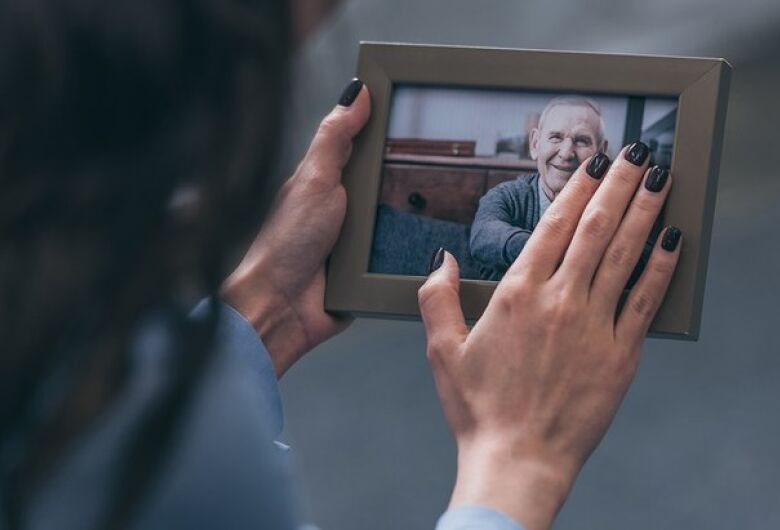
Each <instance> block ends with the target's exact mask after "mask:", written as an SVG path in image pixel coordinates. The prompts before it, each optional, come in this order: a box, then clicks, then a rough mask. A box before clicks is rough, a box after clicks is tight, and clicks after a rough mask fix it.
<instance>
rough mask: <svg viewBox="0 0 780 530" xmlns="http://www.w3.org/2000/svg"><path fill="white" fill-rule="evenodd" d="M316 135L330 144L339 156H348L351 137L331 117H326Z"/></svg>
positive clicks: (344, 128)
mask: <svg viewBox="0 0 780 530" xmlns="http://www.w3.org/2000/svg"><path fill="white" fill-rule="evenodd" d="M317 135H318V136H320V137H321V138H325V139H327V140H328V142H329V143H332V145H333V146H334V148H335V149H336V150H337V151H338V152H339V153H341V154H344V155H348V154H349V152H350V150H351V146H352V135H350V134H349V131H348V130H347V128H346V127H344V125H343V123H341V121H340V120H339V119H338V118H337V117H335V116H333V115H328V116H326V117H325V118H324V119H323V120H322V121H321V122H320V127H319V129H318V131H317Z"/></svg>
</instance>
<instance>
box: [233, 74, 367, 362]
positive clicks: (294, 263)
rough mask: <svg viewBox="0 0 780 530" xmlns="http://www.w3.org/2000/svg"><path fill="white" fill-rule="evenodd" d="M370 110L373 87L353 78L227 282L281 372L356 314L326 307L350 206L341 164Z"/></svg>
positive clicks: (240, 309)
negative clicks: (334, 255)
mask: <svg viewBox="0 0 780 530" xmlns="http://www.w3.org/2000/svg"><path fill="white" fill-rule="evenodd" d="M369 114H370V98H369V94H368V90H367V88H366V87H365V86H363V84H362V83H361V82H360V81H357V80H353V81H352V82H350V83H349V84H348V85H347V87H346V88H345V90H344V93H343V94H342V97H341V99H340V100H339V104H338V105H337V106H336V107H335V108H334V109H333V110H332V111H331V113H330V114H328V115H327V116H326V117H325V118H324V119H323V120H322V122H321V123H320V126H319V129H318V130H317V133H316V134H315V136H314V139H313V140H312V143H311V145H310V147H309V150H308V152H307V153H306V155H305V156H304V158H303V160H302V161H301V163H300V164H299V166H298V168H297V170H296V171H295V173H294V174H293V176H292V177H290V178H289V179H288V180H287V182H285V184H284V185H283V186H282V188H281V189H280V191H279V193H278V195H277V197H276V199H275V201H274V205H273V206H272V208H271V211H270V213H269V215H268V218H267V219H266V221H265V223H264V224H263V227H262V229H261V230H260V233H259V234H258V236H257V238H256V239H255V241H254V243H253V244H252V246H251V248H250V249H249V251H248V252H247V254H246V256H245V257H244V259H243V260H242V261H241V263H240V264H239V266H238V267H237V268H236V270H235V271H233V273H232V274H231V275H230V276H229V277H228V279H227V280H225V282H224V283H223V284H222V287H221V289H220V296H221V298H222V299H223V300H224V301H225V302H226V303H228V304H230V305H231V306H233V307H234V308H235V309H236V310H237V311H238V312H239V313H241V314H242V315H243V316H244V317H246V319H247V320H249V322H250V323H251V324H252V325H253V326H254V328H255V330H256V331H257V333H258V335H259V336H260V338H261V339H262V340H263V342H264V344H265V346H266V348H267V349H268V351H269V353H270V354H271V358H272V360H273V363H274V368H275V370H276V375H277V377H281V376H282V375H283V374H284V373H285V372H286V371H287V369H288V368H290V366H292V365H293V364H294V363H295V362H296V361H297V360H298V359H300V358H301V357H302V356H303V354H305V353H306V352H307V351H309V350H311V349H312V348H314V347H315V346H317V345H318V344H320V343H321V342H323V341H325V340H327V339H328V338H330V337H332V336H334V335H336V334H337V333H339V332H341V331H343V330H344V329H346V328H347V326H349V324H350V323H351V321H352V320H351V319H350V318H348V317H339V316H335V315H331V314H328V313H326V312H325V305H324V302H325V260H326V259H327V257H328V255H329V254H330V252H331V250H332V249H333V245H334V244H335V243H336V239H337V238H338V235H339V231H340V230H341V225H342V223H343V221H344V215H345V213H346V208H347V194H346V190H345V189H344V186H342V184H341V171H342V169H343V168H344V166H345V165H346V164H347V162H348V161H349V157H350V155H351V153H352V139H353V138H354V137H355V135H357V133H358V132H360V130H361V129H362V128H363V126H364V125H365V124H366V122H367V121H368V117H369Z"/></svg>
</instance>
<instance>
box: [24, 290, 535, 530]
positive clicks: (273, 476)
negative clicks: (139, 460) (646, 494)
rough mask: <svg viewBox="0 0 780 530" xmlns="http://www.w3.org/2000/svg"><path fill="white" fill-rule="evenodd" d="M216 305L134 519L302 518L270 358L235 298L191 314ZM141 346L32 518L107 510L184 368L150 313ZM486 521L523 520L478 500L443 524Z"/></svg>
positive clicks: (36, 525) (512, 528) (64, 520)
mask: <svg viewBox="0 0 780 530" xmlns="http://www.w3.org/2000/svg"><path fill="white" fill-rule="evenodd" d="M211 307H215V308H216V309H217V311H219V315H218V326H217V331H216V337H215V345H216V350H215V352H214V355H213V358H212V359H211V360H210V364H209V365H208V367H207V369H206V371H205V374H204V376H203V378H202V380H201V381H200V382H199V386H198V389H197V391H196V392H195V394H194V396H193V399H192V402H191V403H190V404H189V406H188V410H187V412H186V415H185V417H184V418H183V421H182V424H181V426H180V429H179V431H178V433H177V436H176V440H175V443H174V446H173V449H172V451H171V452H170V454H169V456H168V459H167V461H166V463H165V465H164V468H163V469H160V470H159V475H158V476H157V477H156V481H155V482H154V484H153V487H152V488H151V491H150V492H149V494H148V495H147V498H146V499H145V500H144V501H143V502H142V503H141V505H140V506H139V511H138V514H137V517H136V520H135V521H134V524H133V527H134V528H138V529H145V530H148V529H170V528H188V529H200V528H203V529H206V528H208V529H212V528H229V529H244V528H246V529H252V530H257V529H266V528H279V529H294V528H297V527H300V526H301V522H300V521H299V520H298V518H297V514H298V513H299V510H298V508H297V505H296V502H295V495H294V494H293V492H292V487H291V480H290V476H289V470H288V466H287V462H286V458H285V457H284V452H283V451H281V450H280V449H279V447H278V446H277V445H274V442H273V440H275V439H276V438H277V437H278V436H279V435H280V433H281V431H282V428H283V413H282V403H281V399H280V394H279V388H278V385H277V380H276V374H275V372H274V368H273V364H272V362H271V358H270V356H269V354H268V351H267V350H266V348H265V346H264V345H263V343H262V341H261V340H260V339H259V338H258V336H257V334H256V333H255V330H254V328H252V326H251V325H250V324H249V322H247V321H246V320H245V319H244V318H243V317H242V316H241V315H240V314H239V313H238V312H237V311H235V310H234V309H233V308H231V307H230V306H228V305H226V304H222V303H218V304H213V305H212V304H210V303H209V302H208V301H204V302H202V303H201V304H199V305H198V307H196V309H195V310H194V311H193V312H192V318H196V319H197V318H203V317H204V316H206V315H208V312H209V311H210V308H211ZM134 351H135V352H137V355H135V356H134V363H135V365H134V366H133V368H132V376H131V378H130V381H129V383H128V384H127V385H126V387H125V389H124V391H123V392H122V394H121V395H120V396H119V397H118V398H117V399H116V400H114V402H112V404H111V405H110V407H109V410H107V411H106V413H105V414H104V415H103V417H102V418H100V419H99V420H98V421H97V422H95V425H93V426H92V427H91V428H90V429H88V431H87V432H85V433H83V435H82V436H81V438H80V439H79V440H77V441H76V443H74V444H73V448H72V449H71V450H70V451H69V452H68V454H67V455H66V458H65V459H64V462H63V464H62V465H61V466H60V467H59V468H58V470H57V472H56V473H55V475H54V476H53V477H52V478H51V480H49V481H48V482H47V484H46V485H45V486H44V487H43V488H42V489H41V490H40V491H39V492H38V493H37V495H36V496H35V497H34V498H33V500H32V502H31V503H30V506H29V509H28V511H27V513H26V516H27V523H28V527H29V528H33V529H50V528H57V529H58V530H69V529H74V530H75V529H82V528H90V527H94V525H95V524H96V523H97V521H100V520H101V519H100V518H101V516H102V515H104V511H105V510H106V509H107V507H108V505H109V504H110V493H109V492H110V488H109V487H108V486H109V485H110V484H111V480H112V478H113V474H112V473H113V470H114V469H115V467H114V464H115V462H116V459H117V457H118V455H121V454H122V447H123V442H124V441H125V440H127V438H128V435H129V433H131V432H133V430H134V427H135V426H136V425H137V422H138V421H139V419H140V416H141V413H142V412H143V410H144V407H147V406H150V404H153V403H154V398H155V396H156V395H157V393H158V392H160V390H161V389H162V388H164V387H165V384H166V382H167V380H168V377H169V375H170V373H171V372H172V370H175V363H172V362H171V358H170V352H171V351H172V348H170V337H169V335H168V333H167V332H166V327H165V324H164V322H160V321H159V320H156V319H154V318H152V319H150V320H149V322H148V323H147V324H146V325H145V326H143V327H142V331H141V332H140V333H139V336H138V339H137V341H136V344H135V347H134ZM478 528H479V529H495V530H521V527H520V526H519V525H518V524H517V523H515V522H513V521H512V520H510V519H509V518H508V517H506V516H505V515H503V514H501V513H499V512H497V511H494V510H491V509H488V508H484V507H478V506H474V507H461V508H457V509H454V510H450V511H448V512H447V513H445V514H444V515H443V516H442V517H441V518H440V519H439V521H438V524H437V526H436V529H437V530H470V529H478Z"/></svg>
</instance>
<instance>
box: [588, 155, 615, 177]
mask: <svg viewBox="0 0 780 530" xmlns="http://www.w3.org/2000/svg"><path fill="white" fill-rule="evenodd" d="M608 167H609V157H608V156H607V155H605V154H604V153H596V156H594V157H593V158H591V159H590V162H588V167H586V168H585V172H586V173H587V174H588V175H590V176H591V177H593V178H594V179H600V178H601V177H603V176H604V173H606V172H607V168H608Z"/></svg>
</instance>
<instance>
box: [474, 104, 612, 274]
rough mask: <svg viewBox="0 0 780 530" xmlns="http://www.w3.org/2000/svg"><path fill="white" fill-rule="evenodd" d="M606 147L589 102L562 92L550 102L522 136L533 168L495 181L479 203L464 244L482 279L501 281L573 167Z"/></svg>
mask: <svg viewBox="0 0 780 530" xmlns="http://www.w3.org/2000/svg"><path fill="white" fill-rule="evenodd" d="M607 145H608V142H607V140H606V138H605V134H604V120H603V118H602V115H601V108H600V107H599V105H598V104H597V103H596V102H595V101H593V100H592V99H590V98H586V97H583V96H568V95H567V96H559V97H555V98H553V99H551V100H550V102H549V103H548V104H547V105H546V106H545V108H544V110H542V113H541V115H540V117H539V123H538V125H537V126H536V127H534V128H533V129H532V131H531V133H530V136H529V139H528V150H529V153H530V155H531V158H532V159H533V160H534V161H536V172H535V173H531V174H528V175H522V176H520V177H518V178H517V179H515V180H510V181H507V182H503V183H501V184H499V185H498V186H496V187H494V188H492V189H490V190H489V191H488V192H487V193H486V194H485V195H484V196H483V197H482V198H481V199H480V201H479V208H478V209H477V213H476V216H475V218H474V222H473V224H472V227H471V240H470V248H471V256H472V257H473V258H474V260H475V261H476V262H477V263H478V264H479V265H480V277H481V278H482V279H486V280H499V279H501V277H502V276H503V275H504V273H505V272H506V270H507V269H508V268H509V266H510V265H511V264H512V262H514V260H515V258H516V257H517V256H518V255H519V254H520V251H521V250H522V249H523V247H524V246H525V243H526V241H527V240H528V238H529V237H530V236H531V232H533V230H534V228H535V227H536V224H537V223H538V222H539V219H540V218H541V217H542V215H543V214H544V212H545V210H546V209H547V207H548V206H549V205H550V203H551V202H552V201H553V200H555V198H556V197H557V196H558V194H559V193H560V191H561V190H562V189H563V187H564V186H565V185H566V182H567V181H568V180H569V178H570V177H571V176H572V174H573V173H574V171H575V170H576V169H577V167H579V165H580V164H581V163H582V161H583V160H586V159H587V158H588V157H590V156H592V155H595V154H596V153H600V152H601V153H603V152H605V151H606V150H607ZM605 163H606V162H605Z"/></svg>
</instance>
